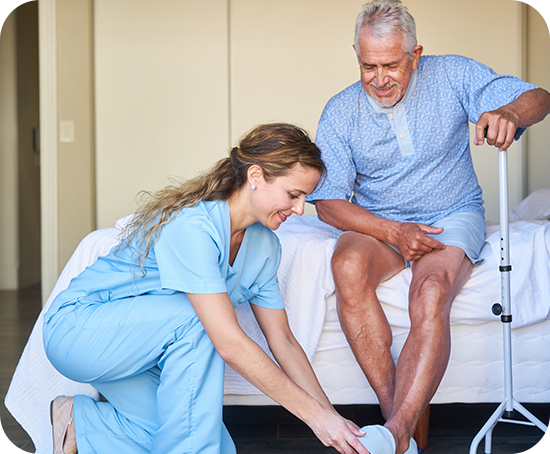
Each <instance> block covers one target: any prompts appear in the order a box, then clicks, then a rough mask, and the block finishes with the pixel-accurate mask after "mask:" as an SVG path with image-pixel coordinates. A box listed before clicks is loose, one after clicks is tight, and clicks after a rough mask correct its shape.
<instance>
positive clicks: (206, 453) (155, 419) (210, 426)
mask: <svg viewBox="0 0 550 454" xmlns="http://www.w3.org/2000/svg"><path fill="white" fill-rule="evenodd" d="M44 346H45V349H46V354H47V356H48V358H49V359H50V361H51V363H52V364H53V366H54V367H55V368H56V369H57V370H58V371H59V372H60V373H62V374H63V375H65V376H66V377H68V378H70V379H71V380H74V381H77V382H82V383H89V384H91V385H92V386H93V387H94V388H96V389H97V390H98V391H99V392H100V393H101V394H102V395H103V396H104V397H105V398H106V399H107V402H96V401H95V400H93V399H90V398H89V397H86V396H75V400H74V419H75V429H76V440H77V448H78V452H79V454H87V453H99V454H110V453H113V454H121V453H124V454H133V453H136V454H138V453H139V454H143V453H155V454H172V453H174V454H176V453H177V454H183V453H201V454H210V453H212V454H214V453H215V454H219V453H222V454H232V453H235V452H236V450H235V445H234V443H233V440H232V439H231V436H230V435H229V433H228V432H227V429H226V428H225V425H224V424H223V421H222V410H223V380H224V362H223V360H222V359H221V358H220V356H219V355H218V353H217V352H216V350H215V349H214V346H213V345H212V342H211V341H210V339H209V338H208V336H207V334H206V332H205V331H204V328H203V326H202V324H201V322H200V321H199V319H198V317H197V316H196V314H195V311H194V310H193V308H192V306H191V304H190V303H189V300H187V298H186V297H185V296H184V295H183V294H174V295H143V296H139V297H135V298H127V299H122V300H117V301H112V302H108V303H94V302H77V303H75V304H72V305H69V306H65V307H62V308H61V309H60V310H59V311H58V312H56V313H55V314H54V315H53V316H52V317H51V318H50V319H49V320H45V322H44Z"/></svg>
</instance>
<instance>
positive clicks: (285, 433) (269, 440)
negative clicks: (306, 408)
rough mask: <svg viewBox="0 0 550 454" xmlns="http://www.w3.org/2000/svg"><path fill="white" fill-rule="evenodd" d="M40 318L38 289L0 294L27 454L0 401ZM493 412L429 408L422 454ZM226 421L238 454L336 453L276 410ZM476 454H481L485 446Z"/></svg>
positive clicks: (347, 411) (369, 419) (545, 408)
mask: <svg viewBox="0 0 550 454" xmlns="http://www.w3.org/2000/svg"><path fill="white" fill-rule="evenodd" d="M39 312H40V290H39V288H38V287H34V288H29V289H24V290H21V291H19V292H6V291H3V292H2V291H0V396H1V397H2V405H0V417H1V419H2V426H3V428H4V431H5V432H6V434H7V435H8V437H9V438H10V440H12V441H13V443H14V444H15V445H16V446H18V447H20V448H21V449H23V450H24V451H27V452H34V446H33V444H32V441H31V440H30V438H29V437H28V435H27V434H26V433H25V431H24V430H23V429H21V427H20V426H19V425H18V424H17V422H16V421H15V420H14V419H13V418H12V417H11V415H10V414H9V413H8V411H7V410H6V409H5V407H4V405H3V400H4V396H5V394H6V391H7V388H8V386H9V382H10V380H11V377H12V375H13V372H14V370H15V366H16V365H17V361H18V359H19V356H20V354H21V352H22V350H23V347H24V346H25V343H26V340H27V338H28V336H29V334H30V332H31V330H32V327H33V325H34V322H35V320H36V316H37V315H38V313H39ZM496 407H497V405H496V404H483V405H479V404H475V405H472V404H453V405H433V406H432V409H431V418H430V437H429V442H428V449H427V450H426V454H459V453H461V454H462V453H468V452H469V447H470V443H471V441H472V439H473V437H474V436H475V435H476V433H477V432H478V431H479V429H480V428H481V427H482V426H483V424H484V423H485V421H486V420H487V418H489V416H491V414H492V413H493V412H494V411H495V409H496ZM525 407H527V408H528V409H529V410H530V411H531V412H532V413H533V414H535V416H537V417H538V418H539V419H541V420H542V421H543V422H548V420H549V418H550V404H531V405H528V404H525ZM337 410H338V411H340V413H342V414H343V415H344V416H346V417H347V418H349V419H351V420H354V421H355V422H356V423H357V424H359V425H360V426H362V425H366V424H379V423H381V422H382V420H381V415H380V411H379V410H378V408H377V407H376V406H372V405H349V406H338V407H337ZM224 419H225V421H226V424H227V427H228V429H229V431H230V433H231V434H232V436H233V438H234V440H235V443H236V445H237V450H238V452H239V454H271V453H281V452H284V453H285V454H299V453H300V454H301V453H308V454H316V453H331V452H333V453H335V452H336V451H335V450H333V449H331V448H325V447H324V446H323V445H322V444H321V443H320V442H319V441H318V440H317V439H316V438H315V436H314V435H313V433H312V432H311V431H310V430H309V428H308V427H307V426H305V424H303V423H302V422H301V421H299V420H298V419H297V418H295V417H294V416H292V415H291V414H289V413H288V412H287V411H286V410H284V409H282V408H280V407H226V408H225V415H224ZM542 435H543V434H542V432H541V431H540V430H539V429H537V428H534V427H526V426H520V425H516V424H503V423H501V424H498V425H497V427H496V428H495V431H494V433H493V444H492V447H493V449H492V452H493V453H494V454H512V453H519V452H523V451H525V450H527V449H529V448H531V447H532V446H534V445H535V444H536V443H537V442H538V441H539V440H540V438H541V437H542ZM478 452H479V453H481V452H483V443H482V444H481V446H480V447H479V449H478Z"/></svg>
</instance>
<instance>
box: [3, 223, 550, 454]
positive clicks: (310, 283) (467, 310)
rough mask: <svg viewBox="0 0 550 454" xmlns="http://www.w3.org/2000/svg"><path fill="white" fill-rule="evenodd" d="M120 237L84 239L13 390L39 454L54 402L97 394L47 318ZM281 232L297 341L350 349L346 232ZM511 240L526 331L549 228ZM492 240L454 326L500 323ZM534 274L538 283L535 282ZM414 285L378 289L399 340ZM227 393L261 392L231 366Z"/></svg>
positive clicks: (519, 227)
mask: <svg viewBox="0 0 550 454" xmlns="http://www.w3.org/2000/svg"><path fill="white" fill-rule="evenodd" d="M119 232H120V230H119V229H117V228H112V229H102V230H98V231H96V232H93V233H91V234H90V235H88V236H87V237H86V238H85V239H84V240H83V241H82V242H81V244H80V245H79V247H78V248H77V250H76V251H75V253H74V254H73V256H72V257H71V259H70V261H69V262H68V264H67V266H66V267H65V269H64V270H63V272H62V274H61V276H60V278H59V280H58V282H57V284H56V286H55V288H54V290H53V292H52V294H51V295H50V297H49V298H48V300H47V302H46V305H45V306H44V309H43V311H42V313H41V315H40V316H39V319H38V322H37V324H36V326H35V327H34V329H33V331H32V333H31V336H30V338H29V341H28V343H27V345H26V347H25V350H24V352H23V355H22V357H21V360H20V362H19V364H18V367H17V369H16V371H15V374H14V377H13V380H12V382H11V385H10V388H9V390H8V394H7V396H6V400H5V404H6V407H7V408H8V410H9V411H10V412H11V413H12V415H13V416H14V417H15V418H16V419H17V420H18V421H19V423H20V424H21V425H22V426H23V428H24V429H25V430H26V431H27V432H28V433H29V435H30V437H31V438H32V440H33V442H34V444H35V446H36V449H37V451H36V452H37V453H38V454H41V453H48V452H51V449H52V448H51V432H50V431H51V428H50V425H49V403H50V401H51V400H52V399H53V398H55V397H56V396H58V395H63V394H64V395H74V394H86V395H89V396H91V397H95V398H97V397H98V394H97V392H96V391H95V390H94V389H93V388H92V387H91V386H89V385H83V384H79V383H75V382H72V381H70V380H68V379H66V378H65V377H63V376H61V375H60V374H59V373H58V372H57V371H56V370H55V369H54V368H53V367H52V366H51V364H50V363H49V362H48V360H47V358H46V356H45V353H44V349H43V345H42V323H41V320H42V314H43V313H44V311H46V310H47V308H48V307H49V305H50V304H51V301H52V300H53V298H54V297H55V295H57V293H59V292H60V291H61V290H63V289H64V288H66V287H67V285H68V284H69V282H70V279H71V278H72V277H74V276H76V275H77V274H78V273H80V272H81V271H82V270H83V269H84V268H85V267H86V266H88V265H89V264H91V263H93V262H94V261H95V260H96V259H97V257H98V256H100V255H105V254H107V253H108V251H109V250H110V249H111V247H112V246H113V245H115V244H116V243H117V240H118V234H119ZM277 233H278V235H279V238H280V240H281V243H282V245H283V257H282V262H281V267H280V269H279V280H280V286H281V292H282V294H283V296H284V298H285V304H286V306H287V312H288V317H289V322H290V325H291V327H292V329H293V331H294V333H295V336H296V338H297V339H298V341H299V342H300V343H301V345H302V347H303V348H304V350H305V352H306V354H307V356H308V358H310V360H311V359H313V358H314V356H315V353H316V352H317V351H320V352H322V351H334V350H335V349H338V348H346V347H347V343H346V341H345V338H344V337H343V334H342V332H341V330H340V328H339V325H338V322H337V319H336V316H335V303H334V283H333V281H332V277H331V273H330V266H329V264H330V257H331V255H332V251H333V249H334V245H335V243H336V239H337V238H338V236H339V232H338V231H337V230H335V229H333V228H331V227H330V226H328V225H326V224H324V223H322V222H320V221H319V220H318V219H317V217H316V216H304V217H302V218H290V219H289V220H287V221H286V222H285V224H284V225H283V226H282V227H281V228H280V229H279V231H278V232H277ZM510 240H511V243H512V245H513V248H512V266H513V267H514V271H513V273H512V301H513V304H514V306H513V314H514V322H513V324H512V327H513V328H520V327H522V326H526V325H531V324H535V323H538V322H541V321H543V320H545V319H546V318H547V317H548V312H549V308H550V280H549V279H548V278H547V276H548V275H549V274H550V265H549V262H550V254H549V250H550V223H548V222H546V223H542V222H541V223H537V222H533V223H526V222H517V223H512V224H510ZM487 241H488V243H487V245H486V246H485V248H484V249H483V252H482V257H483V258H484V259H485V261H484V263H483V264H482V265H480V266H478V267H476V268H475V269H474V272H473V274H472V278H471V279H470V281H469V282H468V283H467V285H466V286H465V287H464V289H463V290H462V292H461V293H460V294H459V296H458V297H457V299H456V301H455V303H454V304H453V310H452V313H451V321H452V323H453V324H454V325H479V324H483V323H487V322H491V321H494V320H495V317H494V315H492V313H491V310H490V308H491V306H492V304H493V303H495V302H498V301H500V276H499V273H498V268H497V265H496V264H497V263H498V260H499V258H498V257H499V247H500V246H499V239H498V232H496V233H493V234H492V235H489V237H488V239H487ZM514 251H517V252H518V253H514ZM519 252H520V253H519ZM533 276H535V277H536V279H531V277H533ZM541 277H542V278H541ZM409 282H410V270H404V271H402V272H401V273H399V274H398V275H396V276H394V277H393V278H392V279H390V280H389V281H387V282H386V283H384V284H382V285H381V286H380V287H379V289H378V291H377V293H378V296H379V298H380V300H381V301H382V302H383V304H384V309H385V311H386V313H387V316H388V319H389V320H390V324H391V325H392V326H393V327H394V335H395V336H396V338H398V337H399V336H401V337H402V336H404V335H405V334H406V332H407V330H408V327H409V320H408V316H407V311H406V306H407V303H406V301H407V289H408V283H409ZM237 312H238V317H239V321H240V323H241V326H243V329H244V330H245V331H246V332H247V333H248V334H249V335H250V336H251V337H252V338H253V339H255V340H256V341H257V342H258V343H259V344H260V345H262V346H263V347H264V348H266V343H265V339H264V337H263V335H262V334H261V332H260V330H259V328H258V326H257V323H256V321H255V319H254V318H253V316H252V313H251V310H250V308H249V307H248V305H241V306H240V307H239V308H238V311H237ZM322 334H323V337H321V335H322ZM320 340H322V342H320ZM225 393H226V394H228V395H235V394H237V395H252V396H254V395H258V394H261V393H260V391H258V390H257V389H256V388H255V387H253V386H252V385H250V384H249V383H248V382H247V381H246V380H244V379H243V378H242V377H240V376H239V375H238V374H236V373H235V372H234V371H232V370H231V369H230V368H226V383H225Z"/></svg>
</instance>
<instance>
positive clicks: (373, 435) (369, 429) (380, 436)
mask: <svg viewBox="0 0 550 454" xmlns="http://www.w3.org/2000/svg"><path fill="white" fill-rule="evenodd" d="M361 431H362V432H365V436H364V437H360V438H358V440H359V441H360V442H361V443H362V444H363V446H364V447H365V448H367V450H368V451H369V453H370V454H395V440H394V439H393V435H392V433H391V432H390V431H389V429H386V428H385V427H384V426H378V425H375V426H365V427H362V428H361ZM407 454H408V453H407Z"/></svg>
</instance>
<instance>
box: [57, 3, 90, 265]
mask: <svg viewBox="0 0 550 454" xmlns="http://www.w3.org/2000/svg"><path fill="white" fill-rule="evenodd" d="M92 3H93V2H92V0H57V57H58V65H57V100H58V104H57V107H58V126H59V133H58V140H59V142H58V155H57V160H58V161H57V164H58V165H57V169H58V181H57V183H58V193H59V213H58V217H59V224H58V225H59V231H58V238H59V271H61V269H62V268H63V267H64V266H65V263H66V262H67V260H69V258H70V257H71V255H72V253H73V252H74V250H75V248H76V246H77V245H78V243H79V242H80V241H81V240H82V238H83V237H84V236H85V235H87V234H88V233H89V232H91V231H92V230H94V229H95V143H94V142H95V132H94V81H93V9H92ZM65 128H69V130H67V129H65ZM70 129H72V133H73V134H72V137H71V134H70V132H71V131H70Z"/></svg>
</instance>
